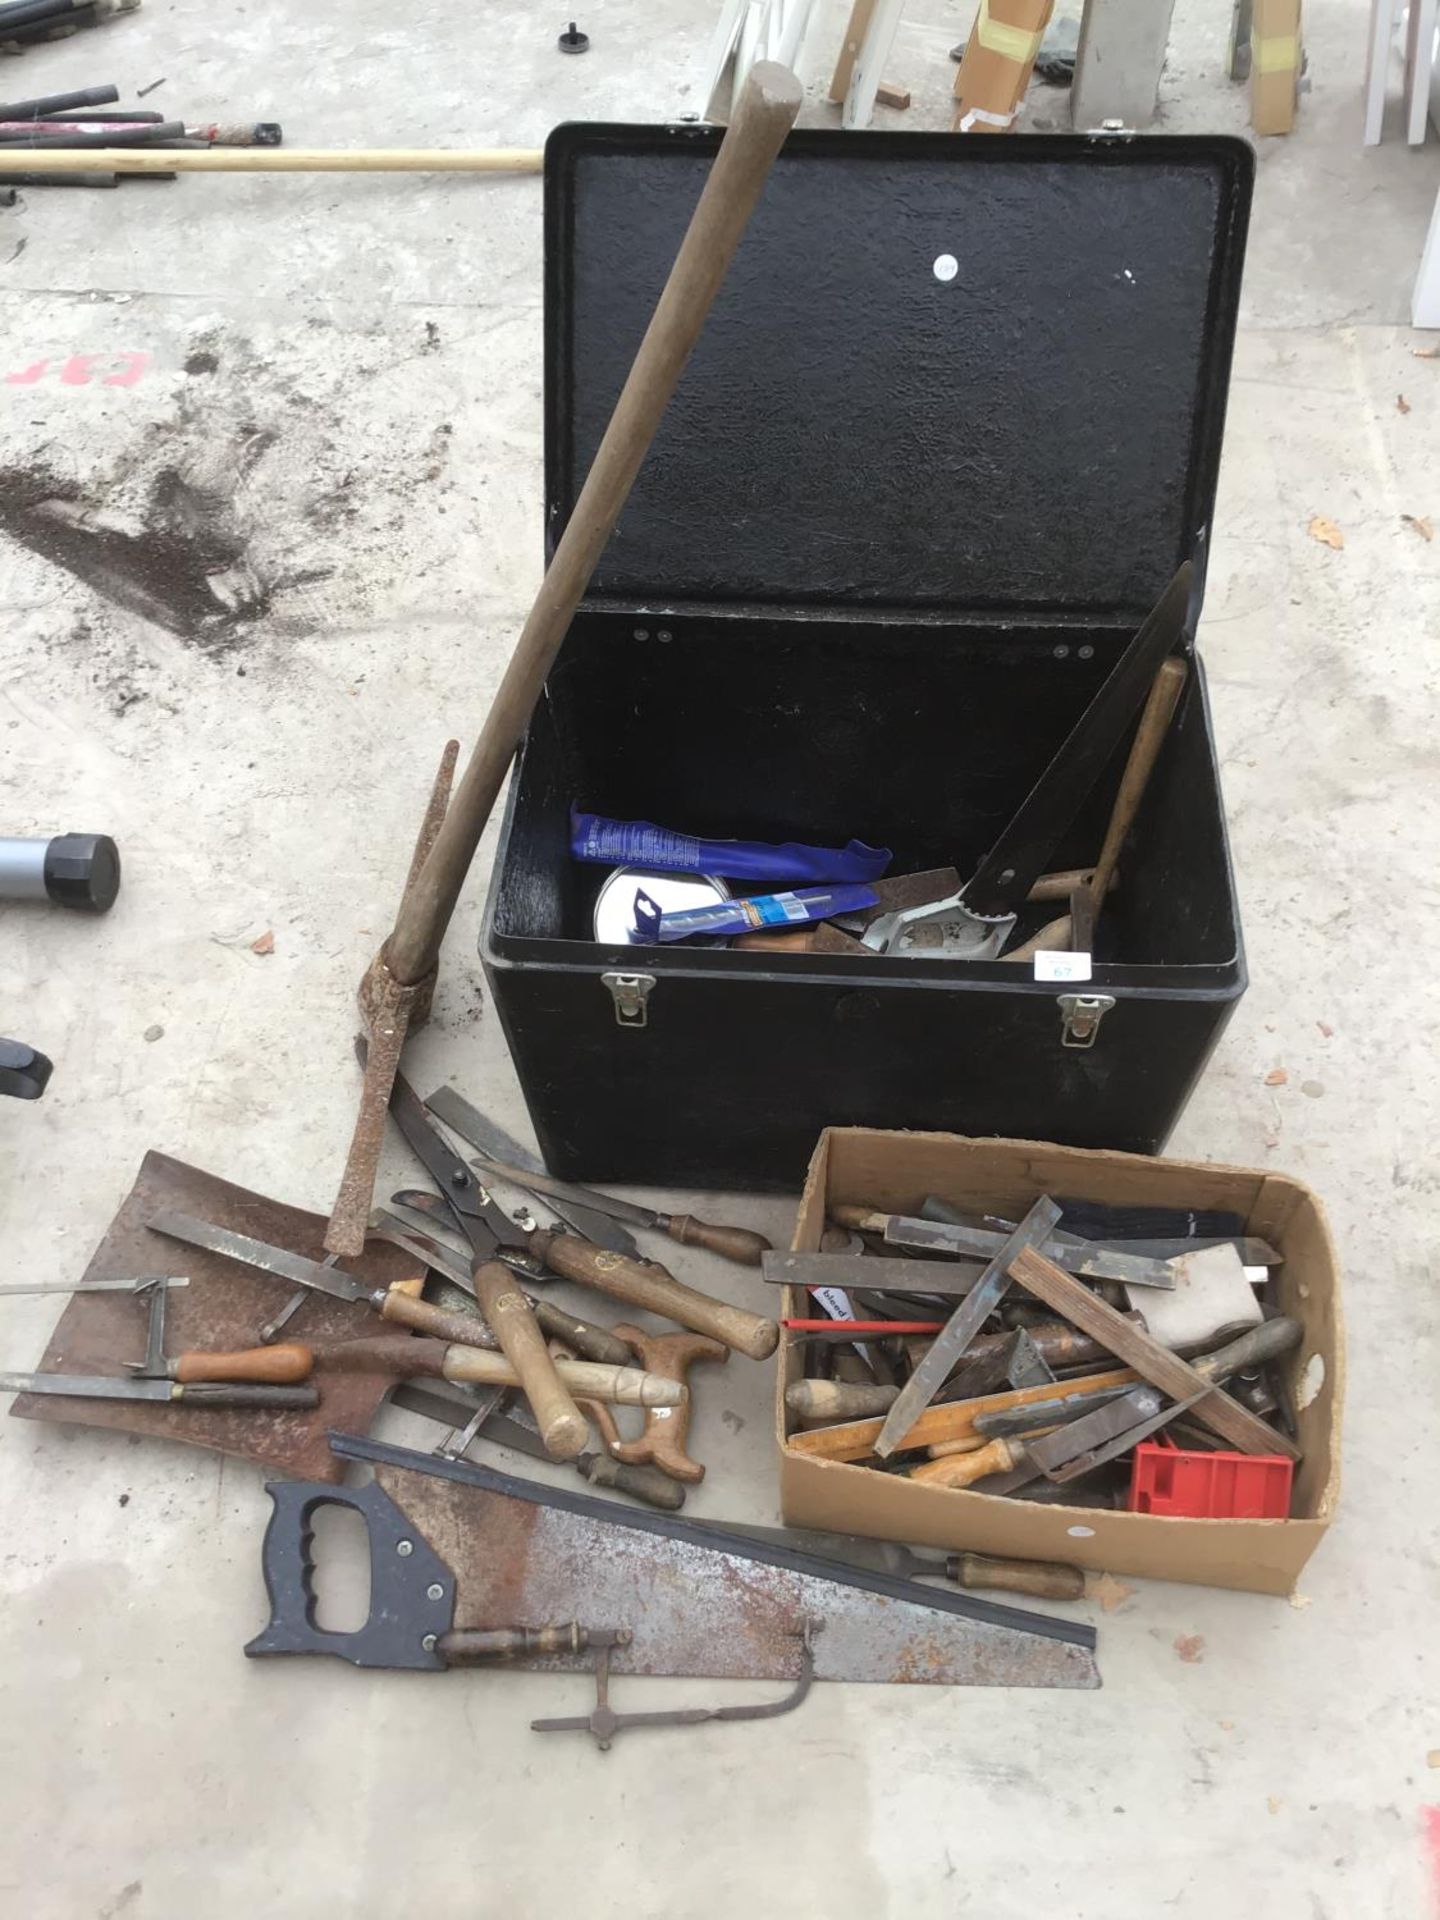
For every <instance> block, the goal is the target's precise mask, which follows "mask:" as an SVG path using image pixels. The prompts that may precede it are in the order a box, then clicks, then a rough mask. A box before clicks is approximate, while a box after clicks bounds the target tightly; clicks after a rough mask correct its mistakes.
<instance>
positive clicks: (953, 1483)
mask: <svg viewBox="0 0 1440 1920" xmlns="http://www.w3.org/2000/svg"><path fill="white" fill-rule="evenodd" d="M1022 1458H1023V1455H1022V1454H1021V1453H1020V1452H1018V1451H1017V1450H1016V1448H1015V1447H1014V1446H1013V1445H1012V1444H1011V1443H1010V1441H1008V1440H992V1441H991V1442H990V1444H989V1446H987V1447H981V1448H980V1449H979V1450H978V1452H976V1453H957V1454H952V1455H948V1456H947V1457H946V1458H945V1459H943V1460H927V1461H926V1462H925V1464H924V1466H921V1467H914V1468H912V1469H911V1472H910V1478H911V1479H912V1480H923V1481H924V1482H925V1483H926V1485H927V1486H932V1487H968V1486H970V1485H971V1483H972V1482H973V1481H976V1480H984V1479H985V1478H986V1477H987V1475H989V1474H992V1473H1008V1472H1009V1471H1010V1469H1011V1468H1012V1467H1018V1466H1019V1464H1020V1461H1021V1459H1022Z"/></svg>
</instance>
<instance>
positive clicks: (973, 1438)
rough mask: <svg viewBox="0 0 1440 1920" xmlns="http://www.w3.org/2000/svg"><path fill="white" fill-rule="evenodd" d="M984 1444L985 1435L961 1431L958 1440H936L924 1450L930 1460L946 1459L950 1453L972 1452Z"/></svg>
mask: <svg viewBox="0 0 1440 1920" xmlns="http://www.w3.org/2000/svg"><path fill="white" fill-rule="evenodd" d="M985 1444H986V1441H985V1436H984V1435H983V1434H980V1433H963V1434H961V1435H960V1437H959V1439H958V1440H937V1441H936V1442H935V1444H934V1445H933V1446H929V1447H926V1449H925V1451H926V1453H928V1454H929V1456H930V1458H931V1459H932V1460H948V1459H949V1458H950V1456H951V1454H952V1453H974V1451H975V1449H976V1448H977V1447H983V1446H984V1445H985Z"/></svg>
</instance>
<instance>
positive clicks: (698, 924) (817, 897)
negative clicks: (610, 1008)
mask: <svg viewBox="0 0 1440 1920" xmlns="http://www.w3.org/2000/svg"><path fill="white" fill-rule="evenodd" d="M878 897H879V896H878V895H877V894H876V892H875V889H874V888H873V887H806V888H804V889H802V890H801V891H800V892H798V893H762V894H757V895H756V896H755V897H754V898H752V899H749V900H717V901H716V902H715V904H714V905H713V906H709V907H682V908H681V909H680V911H679V912H678V913H662V912H661V910H660V908H659V906H658V905H657V904H656V902H655V901H653V900H652V899H651V898H650V896H649V894H648V893H646V892H645V890H644V889H643V888H641V890H640V891H639V892H638V893H637V894H636V895H635V931H636V932H637V933H638V934H639V936H640V939H641V941H642V942H643V943H645V944H646V945H648V944H650V943H651V942H654V941H659V942H661V943H662V944H663V943H665V942H667V941H670V940H689V939H692V938H693V937H694V936H695V935H696V934H697V933H704V934H709V935H711V936H712V937H713V936H714V935H715V934H732V933H754V932H756V931H757V930H758V929H759V928H761V927H808V926H810V925H811V924H812V923H813V922H814V921H816V920H833V919H834V917H835V915H836V914H837V913H858V912H859V910H860V908H861V907H873V906H874V905H875V904H876V902H877V899H878Z"/></svg>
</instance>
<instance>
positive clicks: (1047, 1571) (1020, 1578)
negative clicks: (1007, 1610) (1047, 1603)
mask: <svg viewBox="0 0 1440 1920" xmlns="http://www.w3.org/2000/svg"><path fill="white" fill-rule="evenodd" d="M945 1571H946V1573H947V1574H948V1575H949V1577H950V1578H951V1579H952V1580H953V1581H954V1582H955V1584H956V1585H957V1586H960V1587H970V1588H975V1587H993V1588H995V1589H996V1590H997V1591H998V1592H1000V1593H1025V1594H1029V1595H1030V1596H1031V1598H1032V1599H1035V1600H1080V1599H1083V1597H1084V1594H1085V1576H1084V1574H1083V1573H1082V1572H1081V1571H1080V1569H1079V1567H1067V1566H1065V1565H1064V1564H1063V1562H1061V1561H1059V1560H997V1559H996V1558H994V1556H993V1555H991V1554H988V1553H957V1554H953V1555H952V1556H951V1557H950V1559H948V1560H947V1561H946V1562H945Z"/></svg>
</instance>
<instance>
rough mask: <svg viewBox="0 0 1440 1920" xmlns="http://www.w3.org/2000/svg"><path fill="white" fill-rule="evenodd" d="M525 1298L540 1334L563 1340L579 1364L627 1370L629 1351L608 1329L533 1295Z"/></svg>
mask: <svg viewBox="0 0 1440 1920" xmlns="http://www.w3.org/2000/svg"><path fill="white" fill-rule="evenodd" d="M525 1298H526V1299H527V1300H528V1301H529V1302H530V1311H531V1312H532V1313H533V1314H534V1315H535V1321H536V1324H537V1326H538V1327H539V1328H540V1331H541V1332H542V1333H543V1334H546V1335H548V1336H549V1337H550V1338H551V1339H554V1340H563V1341H564V1342H565V1345H566V1346H567V1347H572V1348H573V1349H574V1350H575V1352H576V1353H577V1354H579V1356H580V1357H581V1359H582V1360H601V1361H604V1363H605V1364H606V1365H607V1366H611V1367H628V1366H629V1364H630V1349H629V1348H628V1347H627V1346H626V1345H625V1342H624V1341H623V1340H617V1339H616V1338H615V1336H614V1334H613V1333H611V1332H610V1330H609V1329H608V1328H607V1327H597V1326H593V1325H592V1324H591V1323H590V1321H588V1320H581V1319H579V1318H577V1316H576V1315H575V1314H573V1313H567V1312H566V1311H565V1309H564V1308H563V1307H557V1306H556V1304H555V1302H554V1301H553V1300H537V1299H536V1297H535V1295H534V1294H533V1293H527V1294H526V1295H525Z"/></svg>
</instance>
